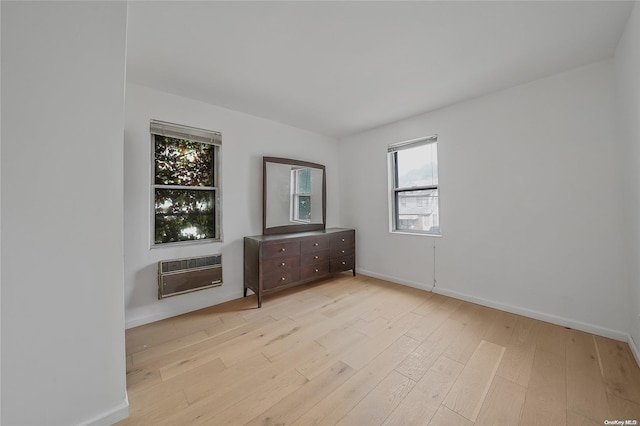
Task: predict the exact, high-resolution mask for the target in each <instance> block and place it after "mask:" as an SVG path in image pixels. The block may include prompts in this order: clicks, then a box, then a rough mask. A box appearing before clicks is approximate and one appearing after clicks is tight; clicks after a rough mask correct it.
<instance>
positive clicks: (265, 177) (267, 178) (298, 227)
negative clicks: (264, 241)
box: [262, 157, 327, 235]
mask: <svg viewBox="0 0 640 426" xmlns="http://www.w3.org/2000/svg"><path fill="white" fill-rule="evenodd" d="M274 165H283V166H290V168H289V170H294V168H295V167H297V168H301V169H302V168H310V169H312V173H314V171H315V175H316V177H317V174H318V173H322V179H317V178H316V179H312V180H311V185H312V187H315V188H312V192H311V194H313V193H316V194H319V193H320V191H321V196H320V197H318V195H315V196H314V197H315V198H316V201H317V199H318V198H320V199H321V200H322V205H321V206H320V208H316V209H315V210H314V211H315V212H317V213H316V215H315V216H316V217H318V219H319V215H320V211H321V212H322V213H321V215H322V221H321V222H319V221H317V222H312V223H304V222H298V223H294V221H293V220H292V219H291V218H289V220H288V223H287V224H286V225H285V224H276V225H269V224H270V223H272V222H274V220H273V218H270V217H269V215H270V213H269V212H270V211H271V210H273V209H272V208H269V207H270V205H271V204H272V203H280V204H284V203H285V201H284V200H283V197H282V196H280V197H279V198H281V200H280V201H277V200H275V199H276V194H271V195H270V194H269V188H271V189H273V185H274V184H277V182H276V181H275V179H276V178H277V177H276V176H273V169H274ZM282 169H283V170H284V169H285V168H284V167H283V168H282ZM288 179H289V180H288V181H289V187H288V188H284V189H286V190H288V191H289V192H291V186H290V185H291V183H290V182H291V180H290V178H288ZM326 180H327V178H326V170H325V167H324V165H322V164H317V163H310V162H308V161H300V160H292V159H290V158H279V157H263V158H262V233H263V235H273V234H286V233H291V232H308V231H323V230H325V229H326V224H327V221H326V217H327V185H326ZM318 182H320V183H321V185H322V188H321V189H318V188H317V186H316V185H317V184H318ZM290 200H291V195H289V196H288V198H287V201H286V203H287V205H286V206H284V205H281V206H279V210H281V211H284V210H287V211H290V209H291V205H290V202H291V201H290ZM276 207H278V206H276ZM310 208H313V203H311V207H310ZM271 215H272V216H273V213H271ZM311 220H313V219H311ZM275 222H276V223H277V222H278V220H275ZM281 222H284V220H282V221H281Z"/></svg>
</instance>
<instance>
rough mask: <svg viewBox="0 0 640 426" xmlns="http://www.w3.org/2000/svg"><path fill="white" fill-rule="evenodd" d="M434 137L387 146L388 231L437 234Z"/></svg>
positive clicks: (436, 170) (438, 222) (435, 145)
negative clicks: (389, 223) (389, 217)
mask: <svg viewBox="0 0 640 426" xmlns="http://www.w3.org/2000/svg"><path fill="white" fill-rule="evenodd" d="M437 140H438V138H437V136H430V137H428V138H423V139H416V140H412V141H407V142H400V143H396V144H391V145H389V149H388V156H389V187H390V203H389V204H390V209H389V210H390V212H391V220H390V222H391V231H392V232H408V233H415V234H430V235H439V234H440V219H439V212H438V210H439V206H438V142H437Z"/></svg>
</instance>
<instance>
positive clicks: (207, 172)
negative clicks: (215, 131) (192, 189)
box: [154, 135, 215, 186]
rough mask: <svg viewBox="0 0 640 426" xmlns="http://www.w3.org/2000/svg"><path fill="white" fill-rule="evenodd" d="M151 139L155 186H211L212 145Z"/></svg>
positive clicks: (162, 138) (166, 138) (179, 140)
mask: <svg viewBox="0 0 640 426" xmlns="http://www.w3.org/2000/svg"><path fill="white" fill-rule="evenodd" d="M154 137H155V144H154V154H155V183H156V185H182V186H214V184H213V158H214V157H213V153H214V149H215V147H214V146H213V145H210V144H207V143H199V142H192V141H187V140H183V139H175V138H169V137H166V136H159V135H154Z"/></svg>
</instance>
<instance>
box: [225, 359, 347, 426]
mask: <svg viewBox="0 0 640 426" xmlns="http://www.w3.org/2000/svg"><path fill="white" fill-rule="evenodd" d="M355 373H356V370H354V369H353V368H351V367H349V366H348V365H347V364H345V363H343V362H341V361H338V362H337V363H335V364H334V365H332V366H330V367H329V368H327V369H326V370H324V371H323V372H322V373H321V374H319V375H318V376H316V377H315V378H314V379H312V380H310V381H308V382H307V383H305V384H304V385H303V386H301V387H300V389H298V390H297V391H296V392H295V394H290V395H288V396H287V397H285V398H283V399H281V400H280V401H279V402H278V403H277V404H274V405H272V406H271V407H270V408H269V409H267V410H266V411H263V412H262V413H261V414H260V415H258V416H256V417H255V418H253V419H252V420H251V421H250V422H248V423H247V424H248V425H256V426H257V425H265V426H275V425H286V424H291V423H293V422H294V421H295V420H297V419H298V418H300V417H301V416H302V415H303V414H305V413H306V412H307V411H309V410H310V409H311V408H313V406H314V405H316V404H317V403H318V402H320V401H321V400H322V399H324V398H325V397H326V396H327V395H328V394H330V393H331V392H333V391H334V390H335V389H336V388H337V387H338V386H340V385H341V384H343V383H344V382H345V381H346V380H347V379H348V378H349V377H351V376H353V375H354V374H355ZM227 424H231V423H227ZM236 424H237V423H236Z"/></svg>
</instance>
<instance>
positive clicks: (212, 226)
mask: <svg viewBox="0 0 640 426" xmlns="http://www.w3.org/2000/svg"><path fill="white" fill-rule="evenodd" d="M152 132H153V124H152ZM218 148H219V146H217V145H214V144H211V143H206V142H199V141H193V140H189V139H187V138H176V137H171V136H166V135H159V134H154V135H153V152H154V157H153V159H154V164H153V167H154V174H153V179H154V181H153V194H154V217H153V219H154V240H153V242H154V244H155V245H158V244H165V243H175V242H183V241H191V240H205V239H219V235H220V232H219V229H218V226H219V225H218V223H217V220H216V218H218V217H219V215H218V214H217V213H218V212H217V211H216V209H217V198H218V187H217V182H216V181H217V178H216V176H217V170H216V166H217V164H216V156H217V150H218Z"/></svg>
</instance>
